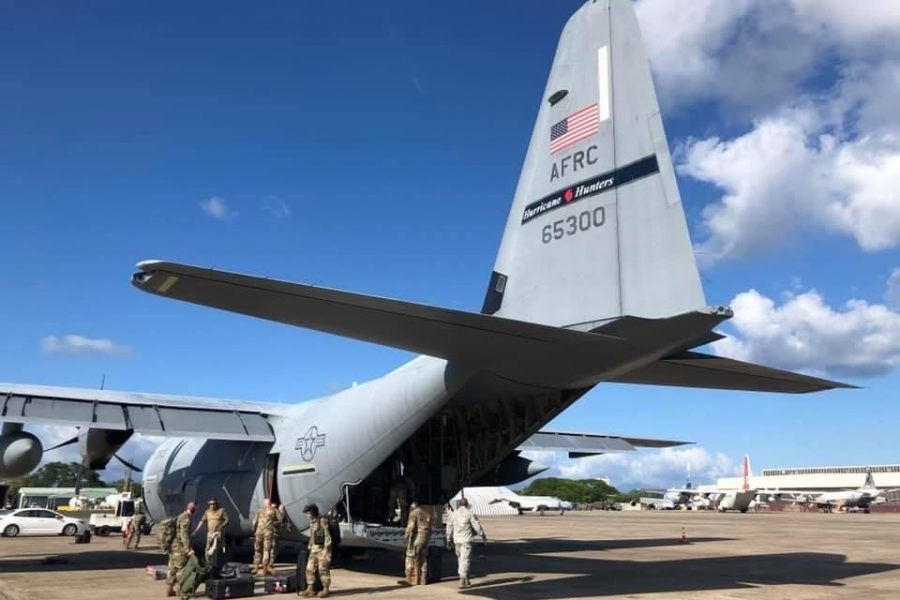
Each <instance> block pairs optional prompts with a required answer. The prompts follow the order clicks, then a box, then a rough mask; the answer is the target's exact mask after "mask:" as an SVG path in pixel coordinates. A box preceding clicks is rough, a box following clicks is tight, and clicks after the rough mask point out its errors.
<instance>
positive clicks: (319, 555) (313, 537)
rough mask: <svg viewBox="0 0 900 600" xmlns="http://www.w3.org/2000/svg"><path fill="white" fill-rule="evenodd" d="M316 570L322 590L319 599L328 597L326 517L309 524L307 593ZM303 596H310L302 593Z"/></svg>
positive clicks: (329, 544) (311, 587) (329, 534)
mask: <svg viewBox="0 0 900 600" xmlns="http://www.w3.org/2000/svg"><path fill="white" fill-rule="evenodd" d="M317 542H321V543H317ZM316 569H318V571H319V580H320V581H321V582H322V587H323V588H324V589H323V591H322V592H320V593H319V596H320V597H324V596H327V595H328V588H330V587H331V532H330V531H329V530H328V517H319V518H318V519H316V520H315V521H312V522H310V524H309V558H308V559H307V561H306V585H307V592H312V589H313V582H314V581H315V580H316ZM304 595H311V594H309V593H304Z"/></svg>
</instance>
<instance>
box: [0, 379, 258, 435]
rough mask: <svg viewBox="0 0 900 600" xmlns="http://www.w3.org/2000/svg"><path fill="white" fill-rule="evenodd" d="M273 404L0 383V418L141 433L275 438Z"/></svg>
mask: <svg viewBox="0 0 900 600" xmlns="http://www.w3.org/2000/svg"><path fill="white" fill-rule="evenodd" d="M270 407H271V405H264V404H254V403H249V402H237V401H229V400H210V399H205V398H192V397H189V396H163V395H148V394H134V393H129V392H115V391H110V390H86V389H79V388H62V387H50V386H29V385H19V384H0V421H6V422H10V423H42V424H50V425H73V426H78V427H90V428H95V429H111V430H119V431H124V430H131V431H135V432H137V433H141V434H143V435H155V436H167V437H169V436H177V437H206V438H209V439H219V440H243V441H260V442H270V441H274V439H275V437H274V435H273V433H272V427H271V426H270V424H269V422H268V418H267V417H268V416H269V415H270V414H272V413H273V412H275V411H272V410H267V409H268V408H270Z"/></svg>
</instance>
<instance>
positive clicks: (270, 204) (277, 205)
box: [263, 198, 294, 219]
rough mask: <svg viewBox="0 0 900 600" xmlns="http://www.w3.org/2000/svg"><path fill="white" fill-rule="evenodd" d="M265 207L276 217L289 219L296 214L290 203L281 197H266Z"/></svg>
mask: <svg viewBox="0 0 900 600" xmlns="http://www.w3.org/2000/svg"><path fill="white" fill-rule="evenodd" d="M263 209H264V210H265V211H266V212H268V213H269V214H270V215H272V216H273V217H275V218H276V219H288V218H290V217H291V215H293V214H294V211H293V210H291V206H290V204H288V203H287V202H285V201H284V200H282V199H281V198H266V199H265V201H263Z"/></svg>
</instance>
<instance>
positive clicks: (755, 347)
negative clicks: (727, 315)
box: [713, 290, 900, 377]
mask: <svg viewBox="0 0 900 600" xmlns="http://www.w3.org/2000/svg"><path fill="white" fill-rule="evenodd" d="M731 306H732V308H733V309H734V318H733V319H732V320H731V321H729V324H730V325H731V326H732V327H733V328H734V329H735V332H736V335H734V336H733V337H728V338H726V339H724V340H720V341H718V342H716V343H715V344H713V348H714V350H715V352H716V353H717V354H719V355H721V356H728V357H731V358H736V359H739V360H746V361H750V362H755V363H762V364H768V365H772V366H776V367H780V368H784V369H791V370H801V371H807V370H808V371H821V372H825V373H827V374H833V375H836V376H850V377H866V376H873V375H881V374H884V373H887V372H889V371H891V370H892V369H894V368H895V367H897V366H898V365H900V313H898V312H895V311H893V310H891V309H890V308H889V307H887V306H885V305H883V304H869V303H867V302H865V301H863V300H850V301H848V302H847V303H846V304H844V306H843V307H841V308H839V309H838V310H835V309H833V308H831V307H830V306H828V305H827V304H826V303H825V301H824V300H823V298H822V296H821V295H819V294H818V293H817V292H816V291H814V290H810V291H807V292H804V293H802V294H795V293H787V294H786V295H785V300H784V301H783V302H782V304H781V305H780V306H779V305H778V304H777V303H776V302H775V301H774V300H772V299H771V298H768V297H766V296H764V295H762V294H760V293H759V292H757V291H756V290H750V291H747V292H743V293H740V294H738V295H737V296H735V298H734V300H732V302H731Z"/></svg>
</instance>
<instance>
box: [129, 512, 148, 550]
mask: <svg viewBox="0 0 900 600" xmlns="http://www.w3.org/2000/svg"><path fill="white" fill-rule="evenodd" d="M146 522H147V515H145V514H144V511H143V510H142V509H141V507H140V506H138V508H137V510H136V511H135V513H134V516H133V517H131V523H129V524H128V537H126V538H125V549H126V550H127V549H129V548H131V540H134V549H135V550H137V549H138V546H140V545H141V534H142V533H143V532H142V531H141V528H142V527H143V526H144V524H145V523H146Z"/></svg>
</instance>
